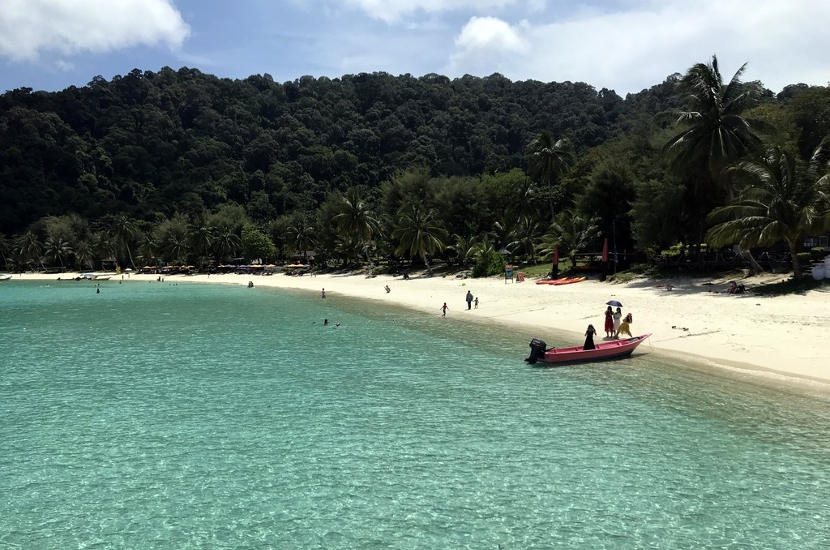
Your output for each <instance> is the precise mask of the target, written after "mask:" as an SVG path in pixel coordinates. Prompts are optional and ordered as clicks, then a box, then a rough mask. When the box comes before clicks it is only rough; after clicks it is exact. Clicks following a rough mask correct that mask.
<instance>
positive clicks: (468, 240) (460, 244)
mask: <svg viewBox="0 0 830 550" xmlns="http://www.w3.org/2000/svg"><path fill="white" fill-rule="evenodd" d="M452 238H453V239H454V242H453V243H452V244H450V245H449V246H447V248H449V249H450V250H452V251H453V252H455V257H456V258H457V259H458V263H460V264H461V265H464V264H467V263H469V262H470V259H471V258H472V256H473V252H474V250H475V246H476V242H477V239H476V237H462V236H461V235H453V236H452Z"/></svg>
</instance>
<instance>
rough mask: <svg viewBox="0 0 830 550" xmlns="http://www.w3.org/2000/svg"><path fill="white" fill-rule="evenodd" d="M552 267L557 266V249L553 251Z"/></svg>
mask: <svg viewBox="0 0 830 550" xmlns="http://www.w3.org/2000/svg"><path fill="white" fill-rule="evenodd" d="M553 265H559V247H558V246H557V247H556V248H554V249H553Z"/></svg>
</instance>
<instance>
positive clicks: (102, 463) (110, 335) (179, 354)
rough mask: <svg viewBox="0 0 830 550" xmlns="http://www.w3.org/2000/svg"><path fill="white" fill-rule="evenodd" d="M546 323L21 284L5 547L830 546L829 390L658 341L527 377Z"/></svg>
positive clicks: (0, 488)
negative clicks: (664, 349) (657, 345)
mask: <svg viewBox="0 0 830 550" xmlns="http://www.w3.org/2000/svg"><path fill="white" fill-rule="evenodd" d="M324 317H328V318H329V319H330V320H331V321H332V322H335V321H340V322H342V325H341V326H340V327H333V326H329V327H323V326H322V325H321V321H322V319H323V318H324ZM529 336H530V335H516V334H505V333H503V332H499V331H496V330H492V331H490V332H487V329H484V328H481V327H469V326H463V325H461V324H460V323H456V322H454V321H453V320H452V313H450V318H449V319H446V320H444V319H440V318H439V317H438V316H437V315H436V316H432V317H427V316H423V315H419V314H415V313H411V312H402V311H399V310H392V309H384V308H380V307H379V306H377V305H376V304H371V303H360V302H346V301H343V300H342V299H338V298H336V297H332V296H330V297H329V299H327V300H326V301H323V300H320V299H319V298H318V297H315V296H307V295H302V294H294V293H285V292H278V291H275V290H269V289H261V288H255V289H247V288H242V287H231V286H201V285H172V284H158V283H131V284H123V285H119V284H117V283H116V282H114V281H110V282H109V283H106V284H103V285H102V293H101V294H100V295H96V294H95V291H94V287H93V286H92V285H91V284H90V283H83V282H61V283H58V282H53V283H49V284H43V283H34V282H33V283H23V282H11V283H3V285H2V286H1V287H0V548H18V547H19V548H75V547H78V548H110V547H124V548H147V547H152V548H269V547H272V548H499V547H501V548H552V547H569V548H594V549H596V548H704V547H705V548H752V549H757V548H828V547H830V527H828V526H830V485H828V483H830V430H829V428H830V403H828V401H827V400H825V399H819V398H811V397H804V396H797V395H790V394H787V393H784V392H774V391H770V390H768V389H763V388H758V387H754V386H752V385H748V384H745V383H738V382H735V381H731V380H728V379H724V378H715V377H713V376H711V375H707V374H705V373H700V372H695V371H691V370H688V369H682V368H678V367H673V366H671V365H667V364H661V363H659V362H657V361H654V360H653V359H651V358H650V357H649V356H648V355H640V356H639V357H635V358H633V359H631V360H625V361H619V362H615V363H610V364H605V365H601V366H582V367H571V368H562V369H542V368H531V367H528V366H527V365H526V364H524V363H523V362H522V361H521V358H522V357H524V356H525V355H526V354H527V351H528V348H527V341H528V340H529ZM549 343H551V342H549ZM557 344H560V343H558V342H557ZM643 351H647V348H646V349H644V350H643Z"/></svg>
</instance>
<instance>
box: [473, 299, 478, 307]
mask: <svg viewBox="0 0 830 550" xmlns="http://www.w3.org/2000/svg"><path fill="white" fill-rule="evenodd" d="M474 303H475V309H478V296H476V299H475V301H474Z"/></svg>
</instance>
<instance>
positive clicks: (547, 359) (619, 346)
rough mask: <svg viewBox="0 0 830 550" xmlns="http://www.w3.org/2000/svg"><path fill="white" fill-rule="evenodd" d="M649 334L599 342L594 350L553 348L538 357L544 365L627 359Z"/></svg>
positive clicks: (579, 347) (576, 347) (578, 347)
mask: <svg viewBox="0 0 830 550" xmlns="http://www.w3.org/2000/svg"><path fill="white" fill-rule="evenodd" d="M649 336H651V334H643V335H640V336H634V337H632V338H624V339H622V340H610V341H607V342H600V343H598V344H597V345H596V348H595V349H589V350H586V349H582V346H573V347H570V348H553V349H549V350H547V351H546V352H545V353H544V355H541V356H540V357H539V361H540V362H542V363H543V364H544V365H554V366H555V365H572V364H576V363H594V362H597V361H611V360H614V359H620V358H622V357H628V356H629V355H631V353H632V352H633V351H634V350H635V349H637V346H639V345H640V344H641V343H642V342H643V341H644V340H645V339H646V338H648V337H649Z"/></svg>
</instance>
